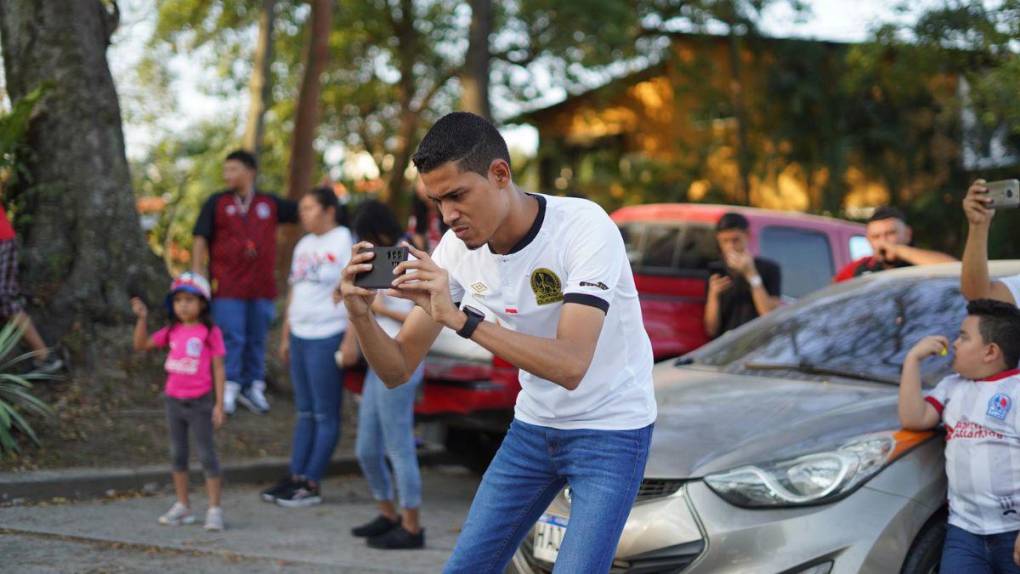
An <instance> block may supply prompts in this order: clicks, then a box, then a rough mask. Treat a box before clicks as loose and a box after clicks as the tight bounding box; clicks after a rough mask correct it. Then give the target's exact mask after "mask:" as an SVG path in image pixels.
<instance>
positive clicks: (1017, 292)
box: [999, 275, 1020, 305]
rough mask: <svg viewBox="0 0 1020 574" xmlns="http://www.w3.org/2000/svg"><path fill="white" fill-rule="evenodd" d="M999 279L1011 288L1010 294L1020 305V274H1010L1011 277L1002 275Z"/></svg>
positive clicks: (1014, 301)
mask: <svg viewBox="0 0 1020 574" xmlns="http://www.w3.org/2000/svg"><path fill="white" fill-rule="evenodd" d="M999 281H1002V284H1003V285H1005V286H1006V289H1009V294H1010V295H1012V296H1013V303H1014V304H1015V305H1020V275H1010V276H1009V277H1001V278H999Z"/></svg>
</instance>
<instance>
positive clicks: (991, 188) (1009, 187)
mask: <svg viewBox="0 0 1020 574" xmlns="http://www.w3.org/2000/svg"><path fill="white" fill-rule="evenodd" d="M985 187H987V188H988V195H987V197H988V198H989V199H991V200H992V201H991V202H990V203H989V204H988V208H989V209H1009V208H1016V207H1020V180H1016V179H1003V180H1000V181H990V182H988V183H987V184H985Z"/></svg>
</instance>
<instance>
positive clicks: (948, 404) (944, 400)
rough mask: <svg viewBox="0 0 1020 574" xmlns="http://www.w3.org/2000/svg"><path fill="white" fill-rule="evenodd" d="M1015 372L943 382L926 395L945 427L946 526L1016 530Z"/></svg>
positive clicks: (1019, 475)
mask: <svg viewBox="0 0 1020 574" xmlns="http://www.w3.org/2000/svg"><path fill="white" fill-rule="evenodd" d="M1018 399H1020V369H1014V370H1010V371H1005V372H1002V373H999V374H998V375H996V376H994V377H989V378H987V379H982V380H979V381H972V380H969V379H965V378H963V377H961V376H959V375H951V376H949V377H946V378H945V379H943V380H942V381H941V382H940V383H939V384H938V386H936V387H935V389H934V390H932V392H931V393H930V394H929V395H928V396H927V397H925V400H927V401H928V402H929V403H931V404H932V405H933V406H934V407H935V408H936V409H937V410H938V411H939V414H940V415H942V422H943V423H944V424H945V427H946V475H947V476H948V478H949V523H950V524H952V525H954V526H958V527H960V528H962V529H964V530H966V531H967V532H970V533H972V534H981V535H984V534H998V533H1001V532H1010V531H1013V530H1017V529H1020V416H1017V409H1016V408H1014V407H1015V405H1016V402H1017V400H1018Z"/></svg>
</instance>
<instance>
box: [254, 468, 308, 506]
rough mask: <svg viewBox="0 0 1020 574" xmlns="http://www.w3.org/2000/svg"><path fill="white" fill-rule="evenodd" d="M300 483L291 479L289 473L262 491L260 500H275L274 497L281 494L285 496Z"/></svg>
mask: <svg viewBox="0 0 1020 574" xmlns="http://www.w3.org/2000/svg"><path fill="white" fill-rule="evenodd" d="M298 484H300V483H299V482H297V481H295V480H291V478H290V475H289V474H288V475H287V476H285V477H283V478H281V479H280V481H279V482H277V483H276V484H274V485H273V486H270V487H269V488H267V489H265V490H263V491H262V493H261V494H262V500H264V501H266V502H276V499H277V498H279V497H281V496H286V495H287V494H289V493H290V491H291V490H292V489H294V488H296V487H297V486H298Z"/></svg>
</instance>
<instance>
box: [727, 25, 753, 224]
mask: <svg viewBox="0 0 1020 574" xmlns="http://www.w3.org/2000/svg"><path fill="white" fill-rule="evenodd" d="M729 32H730V34H729V53H730V98H731V99H730V101H731V104H732V106H733V117H734V118H735V119H736V121H737V134H736V135H737V142H736V143H737V169H738V170H739V172H740V187H741V190H740V197H739V198H738V199H737V201H738V202H739V203H741V204H743V205H751V144H750V142H749V141H748V139H749V138H748V129H747V110H746V108H745V107H744V84H743V78H742V71H741V70H742V68H743V66H741V61H740V59H741V57H742V53H741V52H742V51H743V48H742V46H741V41H740V36H739V35H738V34H737V32H736V30H734V24H733V23H732V22H731V23H730V25H729Z"/></svg>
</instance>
